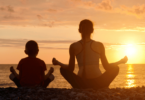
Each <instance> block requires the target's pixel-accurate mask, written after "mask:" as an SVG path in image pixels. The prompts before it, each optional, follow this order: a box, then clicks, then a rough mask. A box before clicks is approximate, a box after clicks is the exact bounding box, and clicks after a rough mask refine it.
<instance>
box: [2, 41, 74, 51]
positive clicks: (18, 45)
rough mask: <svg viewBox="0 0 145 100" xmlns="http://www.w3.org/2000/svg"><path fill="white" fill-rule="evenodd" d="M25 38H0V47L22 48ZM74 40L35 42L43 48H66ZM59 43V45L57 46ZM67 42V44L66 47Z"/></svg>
mask: <svg viewBox="0 0 145 100" xmlns="http://www.w3.org/2000/svg"><path fill="white" fill-rule="evenodd" d="M27 41H29V40H27V39H0V47H14V48H24V47H25V44H26V43H27ZM73 42H75V40H74V41H73V40H72V41H70V40H57V41H50V40H37V43H38V45H39V47H40V48H43V49H68V47H69V45H70V44H71V43H73ZM57 44H59V47H58V46H57ZM65 44H67V45H68V46H67V47H66V45H65Z"/></svg>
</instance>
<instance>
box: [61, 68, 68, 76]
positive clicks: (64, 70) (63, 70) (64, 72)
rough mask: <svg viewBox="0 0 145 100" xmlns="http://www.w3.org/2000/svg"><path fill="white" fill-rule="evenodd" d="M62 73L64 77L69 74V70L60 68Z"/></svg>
mask: <svg viewBox="0 0 145 100" xmlns="http://www.w3.org/2000/svg"><path fill="white" fill-rule="evenodd" d="M60 73H61V75H62V76H64V75H65V74H66V73H67V70H66V69H64V68H60Z"/></svg>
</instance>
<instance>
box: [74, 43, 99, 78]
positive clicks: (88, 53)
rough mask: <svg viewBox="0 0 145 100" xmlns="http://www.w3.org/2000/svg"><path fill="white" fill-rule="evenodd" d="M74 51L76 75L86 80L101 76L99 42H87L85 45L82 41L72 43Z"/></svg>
mask: <svg viewBox="0 0 145 100" xmlns="http://www.w3.org/2000/svg"><path fill="white" fill-rule="evenodd" d="M74 51H75V55H76V58H77V61H78V66H79V72H78V75H79V76H81V77H84V73H85V77H86V78H88V79H91V78H96V77H98V76H100V75H101V71H100V69H99V58H100V48H99V42H96V41H93V40H89V41H88V42H86V43H85V44H84V43H83V42H82V41H78V42H76V43H74Z"/></svg>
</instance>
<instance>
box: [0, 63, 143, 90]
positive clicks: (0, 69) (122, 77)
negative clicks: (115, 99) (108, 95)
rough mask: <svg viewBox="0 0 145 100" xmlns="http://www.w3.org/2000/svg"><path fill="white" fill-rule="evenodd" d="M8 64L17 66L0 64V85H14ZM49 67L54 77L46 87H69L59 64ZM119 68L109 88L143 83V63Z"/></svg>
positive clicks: (141, 84)
mask: <svg viewBox="0 0 145 100" xmlns="http://www.w3.org/2000/svg"><path fill="white" fill-rule="evenodd" d="M10 66H14V68H15V69H16V67H17V65H16V64H9V65H8V64H0V87H5V88H6V87H16V86H15V84H14V83H13V82H12V81H11V80H10V79H9V75H10V70H9V69H10ZM50 67H54V69H55V71H54V73H53V74H54V76H55V79H54V81H53V82H51V83H50V84H49V86H48V88H71V85H70V84H69V83H68V82H67V81H66V80H65V79H64V78H63V77H62V76H61V74H60V71H59V68H60V66H53V65H51V64H47V71H48V70H49V68H50ZM119 68H120V71H119V74H118V76H117V77H116V78H115V79H114V81H113V82H112V83H111V84H110V88H117V87H121V88H123V87H124V88H130V87H137V86H143V85H145V64H123V65H119ZM100 69H101V71H102V73H104V72H105V70H104V69H103V67H102V65H100ZM47 71H46V72H47ZM17 72H18V71H17ZM74 72H75V73H76V74H77V72H78V66H77V65H76V66H75V71H74Z"/></svg>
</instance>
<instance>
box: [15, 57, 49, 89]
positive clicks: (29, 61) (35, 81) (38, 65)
mask: <svg viewBox="0 0 145 100" xmlns="http://www.w3.org/2000/svg"><path fill="white" fill-rule="evenodd" d="M17 69H18V70H19V71H20V84H21V86H35V85H42V84H43V83H42V82H43V80H44V76H43V73H44V71H45V70H46V65H45V63H44V61H42V60H40V59H38V58H33V57H26V58H24V59H22V60H21V61H20V62H19V64H18V67H17Z"/></svg>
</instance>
